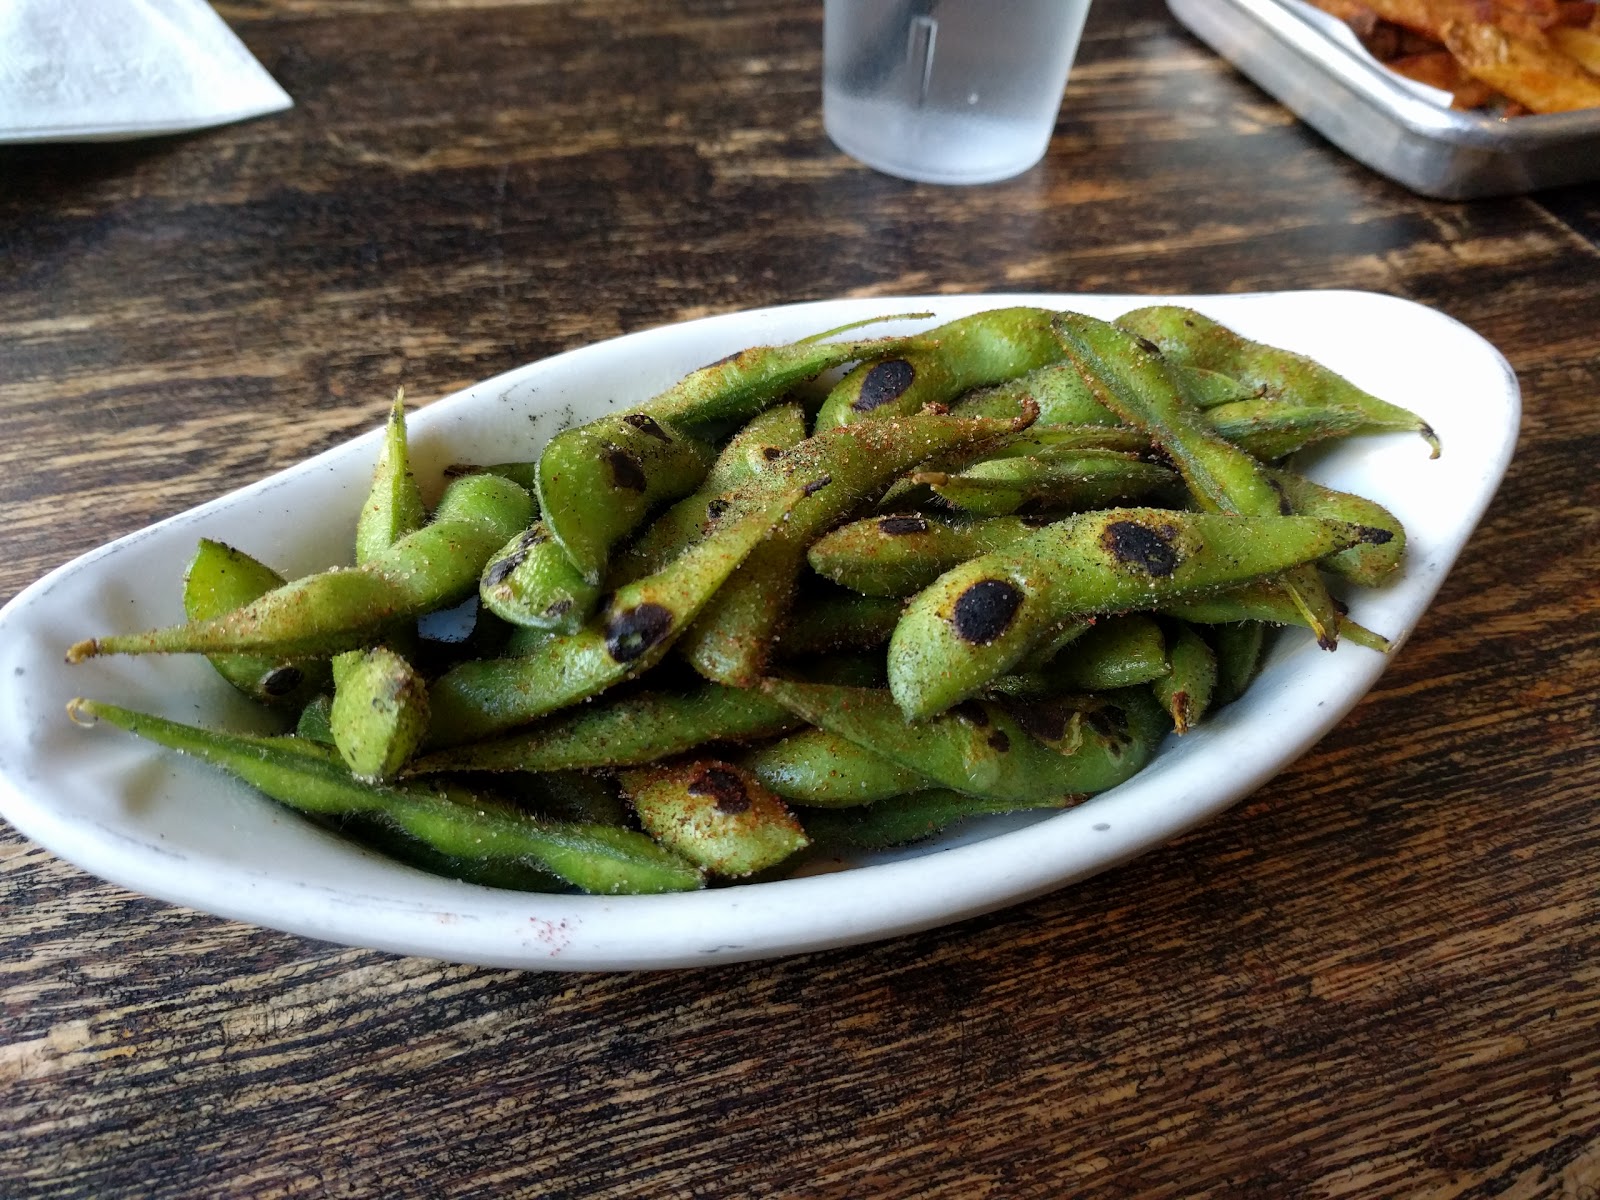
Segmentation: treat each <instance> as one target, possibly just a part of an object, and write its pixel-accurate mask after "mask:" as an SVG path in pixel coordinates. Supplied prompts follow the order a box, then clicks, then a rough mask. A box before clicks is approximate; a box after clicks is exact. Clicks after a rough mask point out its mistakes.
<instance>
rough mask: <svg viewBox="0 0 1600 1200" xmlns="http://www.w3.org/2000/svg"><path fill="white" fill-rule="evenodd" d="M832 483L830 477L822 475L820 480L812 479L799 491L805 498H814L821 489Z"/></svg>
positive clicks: (831, 477)
mask: <svg viewBox="0 0 1600 1200" xmlns="http://www.w3.org/2000/svg"><path fill="white" fill-rule="evenodd" d="M832 482H833V476H832V475H824V476H823V477H822V478H821V479H813V480H812V481H811V482H810V483H808V484H806V486H805V487H804V488H802V489H801V490H802V491H803V492H804V493H805V494H806V495H807V496H815V495H816V494H817V493H818V492H820V491H821V490H822V489H823V488H825V487H827V486H828V485H829V484H830V483H832Z"/></svg>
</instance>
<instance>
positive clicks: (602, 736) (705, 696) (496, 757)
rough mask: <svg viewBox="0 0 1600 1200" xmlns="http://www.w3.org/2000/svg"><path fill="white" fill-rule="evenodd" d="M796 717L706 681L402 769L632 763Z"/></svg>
mask: <svg viewBox="0 0 1600 1200" xmlns="http://www.w3.org/2000/svg"><path fill="white" fill-rule="evenodd" d="M797 724H799V722H798V720H797V719H796V718H795V717H794V716H793V715H792V714H790V712H789V710H788V709H786V708H784V707H783V705H781V704H779V703H778V702H777V701H775V700H769V699H767V698H766V697H765V696H762V695H760V694H759V693H756V692H751V691H748V690H742V689H739V688H729V687H723V686H722V685H721V684H716V683H706V684H702V685H700V686H699V687H696V688H694V689H693V690H691V691H687V692H644V693H641V694H640V695H637V696H629V697H626V698H624V699H621V700H615V701H612V702H611V703H609V704H592V705H586V706H584V707H583V708H582V709H581V710H577V711H574V712H571V713H564V714H560V715H558V716H554V717H552V718H551V719H549V720H548V721H545V722H543V723H541V724H539V725H538V726H535V727H534V728H531V729H527V730H523V731H521V732H518V733H515V734H511V735H508V736H506V737H503V738H496V739H494V740H493V741H487V742H476V743H474V744H472V745H468V746H460V747H457V748H456V749H454V750H444V751H441V752H439V753H438V754H431V755H428V756H427V757H425V758H421V759H418V760H417V761H416V762H415V763H413V764H412V766H411V769H410V771H408V772H407V773H408V774H412V775H426V774H432V773H435V772H439V771H561V770H572V769H590V768H594V767H619V766H636V765H638V764H640V763H647V762H655V761H656V760H657V759H661V758H668V757H670V756H672V755H674V754H683V753H685V752H686V751H689V750H693V749H694V748H695V747H696V746H702V745H704V744H705V743H707V742H724V741H729V742H737V741H747V740H752V739H755V738H764V737H776V736H777V735H778V734H781V733H785V732H787V731H788V730H791V729H793V728H794V727H795V726H796V725H797Z"/></svg>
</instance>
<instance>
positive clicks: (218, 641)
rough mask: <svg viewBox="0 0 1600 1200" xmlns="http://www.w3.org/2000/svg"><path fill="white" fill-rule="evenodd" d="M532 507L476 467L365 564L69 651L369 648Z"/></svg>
mask: <svg viewBox="0 0 1600 1200" xmlns="http://www.w3.org/2000/svg"><path fill="white" fill-rule="evenodd" d="M532 512H533V506H532V502H531V500H530V499H529V497H528V493H527V492H525V491H524V490H523V489H522V488H520V487H518V486H517V485H516V484H514V483H511V482H510V481H509V480H505V479H501V478H499V477H497V476H494V475H471V476H467V477H466V478H463V479H458V480H456V481H455V482H454V483H452V484H451V485H450V486H449V487H448V488H447V489H446V490H445V494H444V497H443V498H442V499H441V500H440V501H439V507H438V510H437V511H436V513H435V515H434V519H433V521H432V522H431V523H429V524H428V525H426V526H424V527H423V528H421V529H419V530H417V531H416V532H415V533H412V534H409V535H408V536H406V537H403V538H401V539H400V540H399V541H398V542H396V543H395V544H394V545H392V546H391V547H389V549H388V550H386V551H384V552H383V553H381V554H379V555H377V556H376V557H374V558H372V559H370V560H369V561H368V562H366V563H365V564H363V565H362V566H359V567H354V568H349V569H344V570H333V571H325V572H323V573H321V574H319V575H311V576H307V577H306V578H304V579H297V580H295V581H293V582H292V583H287V584H285V585H284V586H283V587H280V588H277V589H276V590H274V591H271V592H268V593H267V594H266V595H264V596H262V597H261V598H260V599H259V600H256V601H254V602H253V603H251V604H247V605H245V606H244V607H243V608H240V609H236V610H234V611H233V612H230V613H227V614H224V615H222V616H220V617H215V618H212V619H210V620H205V621H196V622H191V623H188V624H185V625H175V626H169V627H168V628H165V629H156V630H150V631H148V632H145V633H139V634H128V635H119V636H112V637H105V638H97V639H91V640H89V641H86V642H80V643H78V644H77V645H76V646H73V647H72V648H71V649H70V650H69V651H68V652H67V661H69V662H81V661H82V660H84V659H86V658H92V657H94V656H95V655H98V654H150V653H185V652H188V653H201V654H212V653H219V652H220V653H252V654H272V655H282V656H284V657H287V658H300V657H307V656H320V655H327V656H329V657H331V656H332V655H334V654H338V653H340V652H342V651H345V650H354V649H359V648H360V647H362V646H364V645H370V644H372V643H375V642H377V641H379V640H381V639H382V638H383V636H384V634H385V632H386V631H387V630H389V629H390V628H392V627H393V626H394V624H395V623H396V622H399V621H403V620H409V619H411V618H415V617H419V616H422V615H423V614H424V613H428V612H432V611H434V610H436V609H441V608H448V607H450V606H451V605H454V604H458V603H460V602H461V601H462V600H465V599H466V598H467V597H468V596H470V595H471V594H472V592H473V591H474V590H475V589H476V588H477V586H478V575H479V573H480V572H481V571H482V570H483V566H484V564H485V563H486V562H488V561H489V556H490V555H492V554H493V553H494V552H495V551H496V550H498V549H499V548H500V547H501V546H503V545H504V544H505V542H506V541H507V539H509V538H510V537H511V536H512V535H513V534H515V533H516V532H518V531H519V530H521V529H523V528H526V527H527V525H528V523H529V521H530V519H531V515H532Z"/></svg>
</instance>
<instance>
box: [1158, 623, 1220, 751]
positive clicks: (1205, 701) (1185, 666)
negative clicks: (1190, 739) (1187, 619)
mask: <svg viewBox="0 0 1600 1200" xmlns="http://www.w3.org/2000/svg"><path fill="white" fill-rule="evenodd" d="M1168 661H1169V663H1170V664H1171V666H1170V669H1169V670H1168V671H1167V672H1166V673H1164V674H1163V675H1161V676H1160V677H1159V678H1157V679H1155V680H1154V681H1153V682H1152V683H1151V684H1150V690H1151V691H1152V692H1153V693H1154V694H1155V698H1156V700H1157V701H1159V702H1160V704H1161V707H1162V708H1164V709H1165V710H1166V712H1167V715H1168V716H1170V717H1171V718H1172V725H1173V729H1174V730H1175V731H1176V732H1177V733H1180V734H1183V733H1188V732H1189V730H1191V729H1193V728H1194V727H1195V726H1196V725H1198V724H1199V723H1200V722H1201V721H1202V720H1204V719H1205V715H1206V713H1207V712H1209V711H1210V710H1211V703H1212V700H1213V699H1214V698H1215V696H1216V691H1217V656H1216V655H1215V654H1214V653H1212V650H1211V647H1210V646H1208V645H1206V643H1205V640H1204V639H1203V638H1201V636H1200V635H1199V634H1198V633H1196V632H1195V631H1194V630H1193V629H1191V628H1190V627H1189V626H1188V625H1182V626H1180V627H1179V628H1178V631H1177V633H1176V634H1175V635H1174V636H1173V638H1172V649H1171V652H1170V654H1169V656H1168Z"/></svg>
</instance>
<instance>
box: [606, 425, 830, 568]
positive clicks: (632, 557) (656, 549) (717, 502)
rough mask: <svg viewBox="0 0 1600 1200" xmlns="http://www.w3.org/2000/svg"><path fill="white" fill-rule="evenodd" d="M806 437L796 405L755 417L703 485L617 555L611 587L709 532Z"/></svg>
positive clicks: (655, 565) (726, 448)
mask: <svg viewBox="0 0 1600 1200" xmlns="http://www.w3.org/2000/svg"><path fill="white" fill-rule="evenodd" d="M805 436H806V422H805V414H804V413H803V412H801V410H800V406H799V405H797V404H780V405H778V406H777V407H775V408H769V409H767V411H766V412H763V413H760V414H758V415H757V416H755V417H752V418H751V419H750V421H749V423H748V424H746V425H745V426H744V428H742V429H740V430H739V431H738V432H737V433H735V434H734V435H733V437H732V438H731V439H729V441H728V444H727V445H726V446H724V447H723V448H722V452H721V453H720V454H719V455H718V456H717V461H716V462H715V463H713V464H712V466H711V471H710V472H709V473H708V474H707V475H706V478H705V482H704V483H702V484H701V485H700V487H699V489H698V490H697V491H695V493H694V494H693V495H690V496H685V497H684V498H683V499H682V500H680V501H678V503H676V504H674V505H673V506H672V507H671V508H669V509H667V511H666V512H664V513H662V514H661V515H660V516H659V517H657V518H656V519H655V520H653V521H652V522H650V524H649V525H648V526H647V527H646V528H645V530H644V532H643V533H641V534H640V535H639V536H638V537H637V538H636V539H634V541H633V542H632V544H630V545H629V546H628V547H627V548H626V549H625V550H623V551H622V552H621V553H620V554H618V555H617V557H616V560H615V561H614V562H613V563H612V565H611V567H610V569H609V571H608V572H607V576H606V584H607V586H608V587H613V588H617V587H622V586H623V585H624V584H628V583H632V582H633V581H634V580H636V579H643V578H644V577H645V576H646V575H649V574H652V573H653V572H656V571H659V570H660V569H661V568H662V567H664V566H666V564H667V563H669V562H671V561H672V559H673V558H674V557H676V556H677V555H679V554H682V553H683V551H684V550H685V549H687V548H688V547H689V546H692V545H693V544H694V543H695V542H696V541H698V540H700V539H701V538H703V537H705V536H706V535H707V534H708V533H709V532H710V531H711V528H712V526H713V525H714V524H715V522H716V521H718V520H719V519H721V517H722V516H723V515H724V514H725V513H726V512H727V511H728V508H729V506H730V505H731V504H732V502H733V499H734V493H735V492H736V491H737V490H738V489H739V488H741V487H743V486H744V485H745V484H747V483H749V482H750V481H751V480H752V479H754V478H756V477H757V476H759V475H764V474H766V473H767V472H769V471H776V470H778V469H779V467H778V465H777V464H778V462H779V461H780V460H781V459H782V457H783V453H784V451H786V450H789V449H791V448H793V447H794V446H797V445H799V444H800V443H801V442H802V441H804V440H805Z"/></svg>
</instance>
